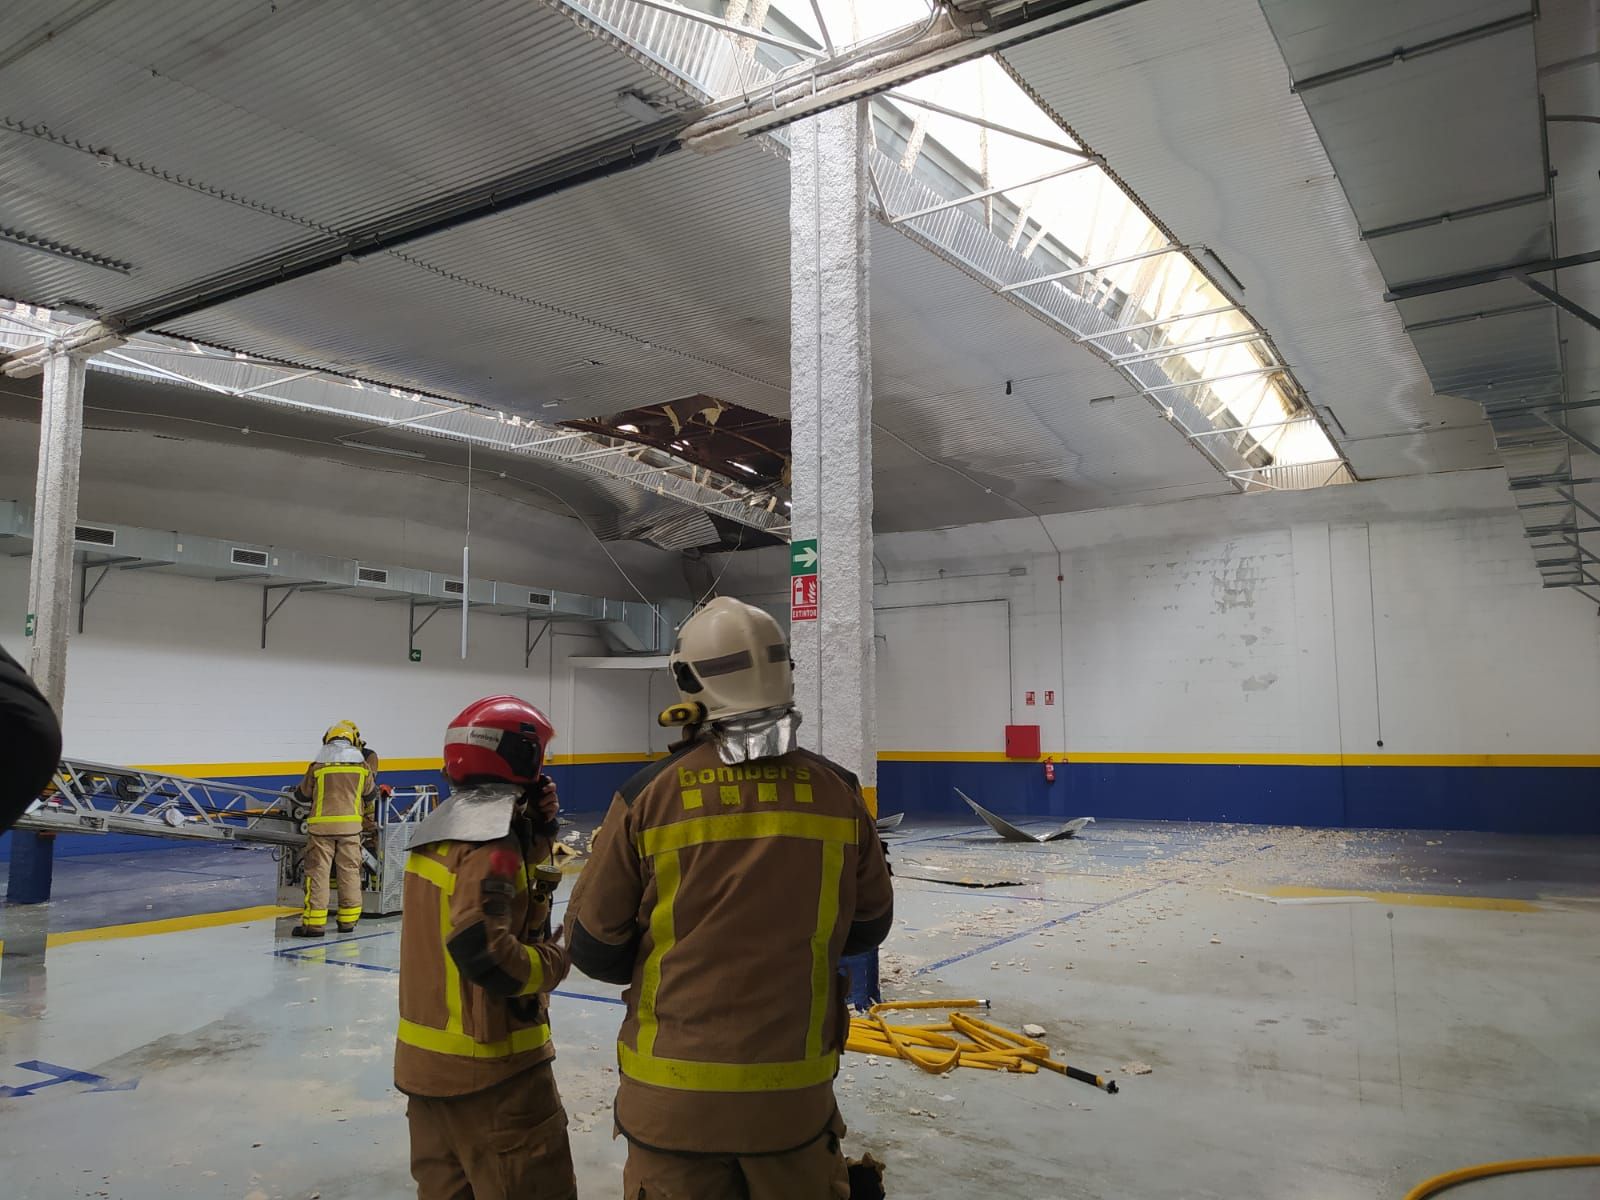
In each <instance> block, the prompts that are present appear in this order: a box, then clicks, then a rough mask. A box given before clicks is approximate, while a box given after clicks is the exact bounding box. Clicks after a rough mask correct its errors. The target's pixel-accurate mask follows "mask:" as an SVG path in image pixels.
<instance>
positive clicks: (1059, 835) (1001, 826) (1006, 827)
mask: <svg viewBox="0 0 1600 1200" xmlns="http://www.w3.org/2000/svg"><path fill="white" fill-rule="evenodd" d="M955 793H956V795H958V796H960V797H961V798H962V799H963V800H965V801H966V802H967V807H968V808H970V809H971V810H972V811H973V812H975V813H977V814H978V815H979V816H980V817H982V818H983V820H984V823H985V824H986V825H988V826H989V828H990V829H992V830H994V831H995V832H996V833H998V834H999V835H1000V836H1001V837H1002V838H1004V839H1005V840H1006V841H1008V842H1032V843H1034V844H1035V845H1038V844H1040V843H1043V842H1059V841H1061V840H1063V839H1064V838H1070V837H1076V836H1077V835H1078V831H1079V830H1081V829H1083V828H1084V827H1086V826H1088V825H1090V824H1092V823H1093V822H1094V818H1093V817H1074V818H1073V819H1072V820H1070V821H1068V822H1067V823H1066V824H1065V825H1063V826H1062V827H1061V828H1060V829H1057V830H1053V831H1052V832H1050V833H1029V832H1028V831H1027V830H1026V829H1018V828H1017V827H1016V826H1015V825H1013V824H1012V823H1011V822H1010V821H1007V820H1006V819H1005V818H1004V817H997V816H995V815H994V813H992V812H990V811H989V810H988V809H987V808H984V807H983V805H981V804H979V803H978V802H977V801H976V800H974V799H973V798H972V797H971V796H969V795H967V794H966V793H965V792H963V791H962V790H961V789H960V788H956V789H955Z"/></svg>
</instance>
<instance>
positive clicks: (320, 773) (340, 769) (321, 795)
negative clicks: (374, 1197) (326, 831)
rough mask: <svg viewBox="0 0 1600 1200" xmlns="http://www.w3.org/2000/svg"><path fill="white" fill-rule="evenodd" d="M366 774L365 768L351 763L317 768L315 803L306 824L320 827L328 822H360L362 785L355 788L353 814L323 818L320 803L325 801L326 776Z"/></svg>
mask: <svg viewBox="0 0 1600 1200" xmlns="http://www.w3.org/2000/svg"><path fill="white" fill-rule="evenodd" d="M366 774H367V768H366V767H364V766H358V765H356V764H354V763H352V764H350V765H348V766H340V765H328V766H320V767H318V768H317V769H316V779H317V795H316V802H315V803H314V804H313V805H312V807H311V817H310V819H309V821H308V823H309V824H311V825H321V824H325V823H327V822H330V821H346V822H349V821H356V822H359V821H360V820H361V801H362V796H361V793H363V792H365V791H366V787H365V786H364V785H363V786H361V787H358V788H356V808H355V811H354V812H348V813H337V814H335V815H334V816H331V817H330V816H325V815H324V814H323V812H322V802H323V800H324V799H325V788H326V785H327V780H328V776H330V775H366Z"/></svg>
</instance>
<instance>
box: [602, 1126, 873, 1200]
mask: <svg viewBox="0 0 1600 1200" xmlns="http://www.w3.org/2000/svg"><path fill="white" fill-rule="evenodd" d="M843 1135H844V1122H842V1121H841V1120H840V1119H839V1118H838V1117H837V1116H836V1117H834V1119H833V1123H832V1124H831V1125H830V1126H829V1127H828V1131H827V1132H826V1133H824V1134H823V1135H822V1136H821V1137H819V1138H818V1139H817V1140H816V1141H814V1142H812V1143H811V1144H810V1145H807V1146H802V1147H800V1149H798V1150H791V1151H789V1152H788V1153H787V1154H760V1155H751V1156H748V1157H741V1156H739V1155H732V1154H729V1155H713V1154H668V1153H665V1152H663V1151H660V1150H648V1149H646V1148H645V1147H643V1146H640V1145H637V1144H636V1143H633V1142H629V1143H628V1165H627V1166H626V1167H624V1168H623V1172H622V1197H623V1200H848V1198H849V1195H850V1173H849V1169H848V1168H847V1167H846V1166H845V1161H844V1154H843V1153H842V1152H841V1151H840V1149H839V1139H840V1138H841V1137H842V1136H843Z"/></svg>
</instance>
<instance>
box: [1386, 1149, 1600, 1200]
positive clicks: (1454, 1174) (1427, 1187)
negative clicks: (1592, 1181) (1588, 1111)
mask: <svg viewBox="0 0 1600 1200" xmlns="http://www.w3.org/2000/svg"><path fill="white" fill-rule="evenodd" d="M1568 1167H1600V1154H1572V1155H1568V1156H1567V1157H1565V1158H1514V1159H1511V1160H1510V1161H1509V1162H1495V1163H1480V1164H1479V1165H1478V1166H1475V1167H1462V1168H1460V1169H1459V1170H1455V1171H1446V1172H1445V1173H1444V1174H1443V1175H1435V1176H1434V1177H1433V1178H1432V1179H1425V1180H1423V1181H1422V1182H1421V1183H1419V1184H1417V1186H1416V1187H1414V1188H1412V1189H1411V1190H1410V1191H1409V1192H1407V1193H1406V1200H1424V1197H1427V1196H1436V1195H1438V1194H1439V1193H1440V1192H1442V1191H1444V1190H1445V1188H1452V1187H1455V1186H1456V1184H1458V1183H1470V1182H1472V1180H1474V1179H1490V1178H1492V1177H1494V1176H1496V1175H1516V1174H1520V1173H1521V1172H1523V1171H1558V1170H1562V1169H1565V1168H1568Z"/></svg>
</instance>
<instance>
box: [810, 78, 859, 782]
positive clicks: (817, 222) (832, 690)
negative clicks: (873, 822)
mask: <svg viewBox="0 0 1600 1200" xmlns="http://www.w3.org/2000/svg"><path fill="white" fill-rule="evenodd" d="M790 129H791V134H792V139H793V140H792V143H791V152H790V158H789V248H790V254H789V287H790V293H789V313H790V333H789V336H790V372H791V381H790V389H791V410H792V411H791V413H790V420H791V422H792V430H791V436H792V447H793V456H794V467H793V497H794V499H793V505H794V508H793V511H792V517H793V537H794V538H795V539H797V540H798V539H802V538H812V537H814V538H816V539H817V540H818V549H819V551H820V553H821V563H820V566H819V569H818V600H819V612H818V619H817V620H815V621H796V622H794V625H793V631H792V634H791V637H792V641H793V647H794V661H795V692H796V702H797V706H798V707H799V709H800V711H801V713H802V714H803V715H804V717H805V722H804V724H803V725H802V726H801V729H800V740H801V742H802V743H803V744H805V745H806V746H808V747H809V748H811V749H813V750H815V751H817V752H818V753H819V754H823V755H826V756H827V757H828V758H831V759H833V760H834V761H835V762H837V763H839V764H840V765H841V766H843V767H845V768H847V769H849V770H851V771H854V772H855V773H856V774H857V775H858V776H859V777H860V779H861V784H862V786H863V788H866V789H868V790H867V796H868V800H869V802H870V803H871V804H872V805H873V806H874V807H876V804H877V782H878V769H877V753H878V745H877V728H876V720H875V712H874V699H875V697H874V679H873V671H874V658H875V653H874V643H873V629H872V355H871V339H870V335H869V329H868V314H867V174H866V151H867V149H868V148H869V147H870V146H871V136H872V134H871V127H870V125H869V123H868V118H867V107H866V104H865V103H860V104H853V105H850V106H848V107H844V108H836V109H833V110H831V111H829V112H825V113H821V114H819V115H818V116H815V117H811V118H809V119H807V120H805V121H801V122H799V123H798V124H795V125H793V126H791V127H790Z"/></svg>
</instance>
